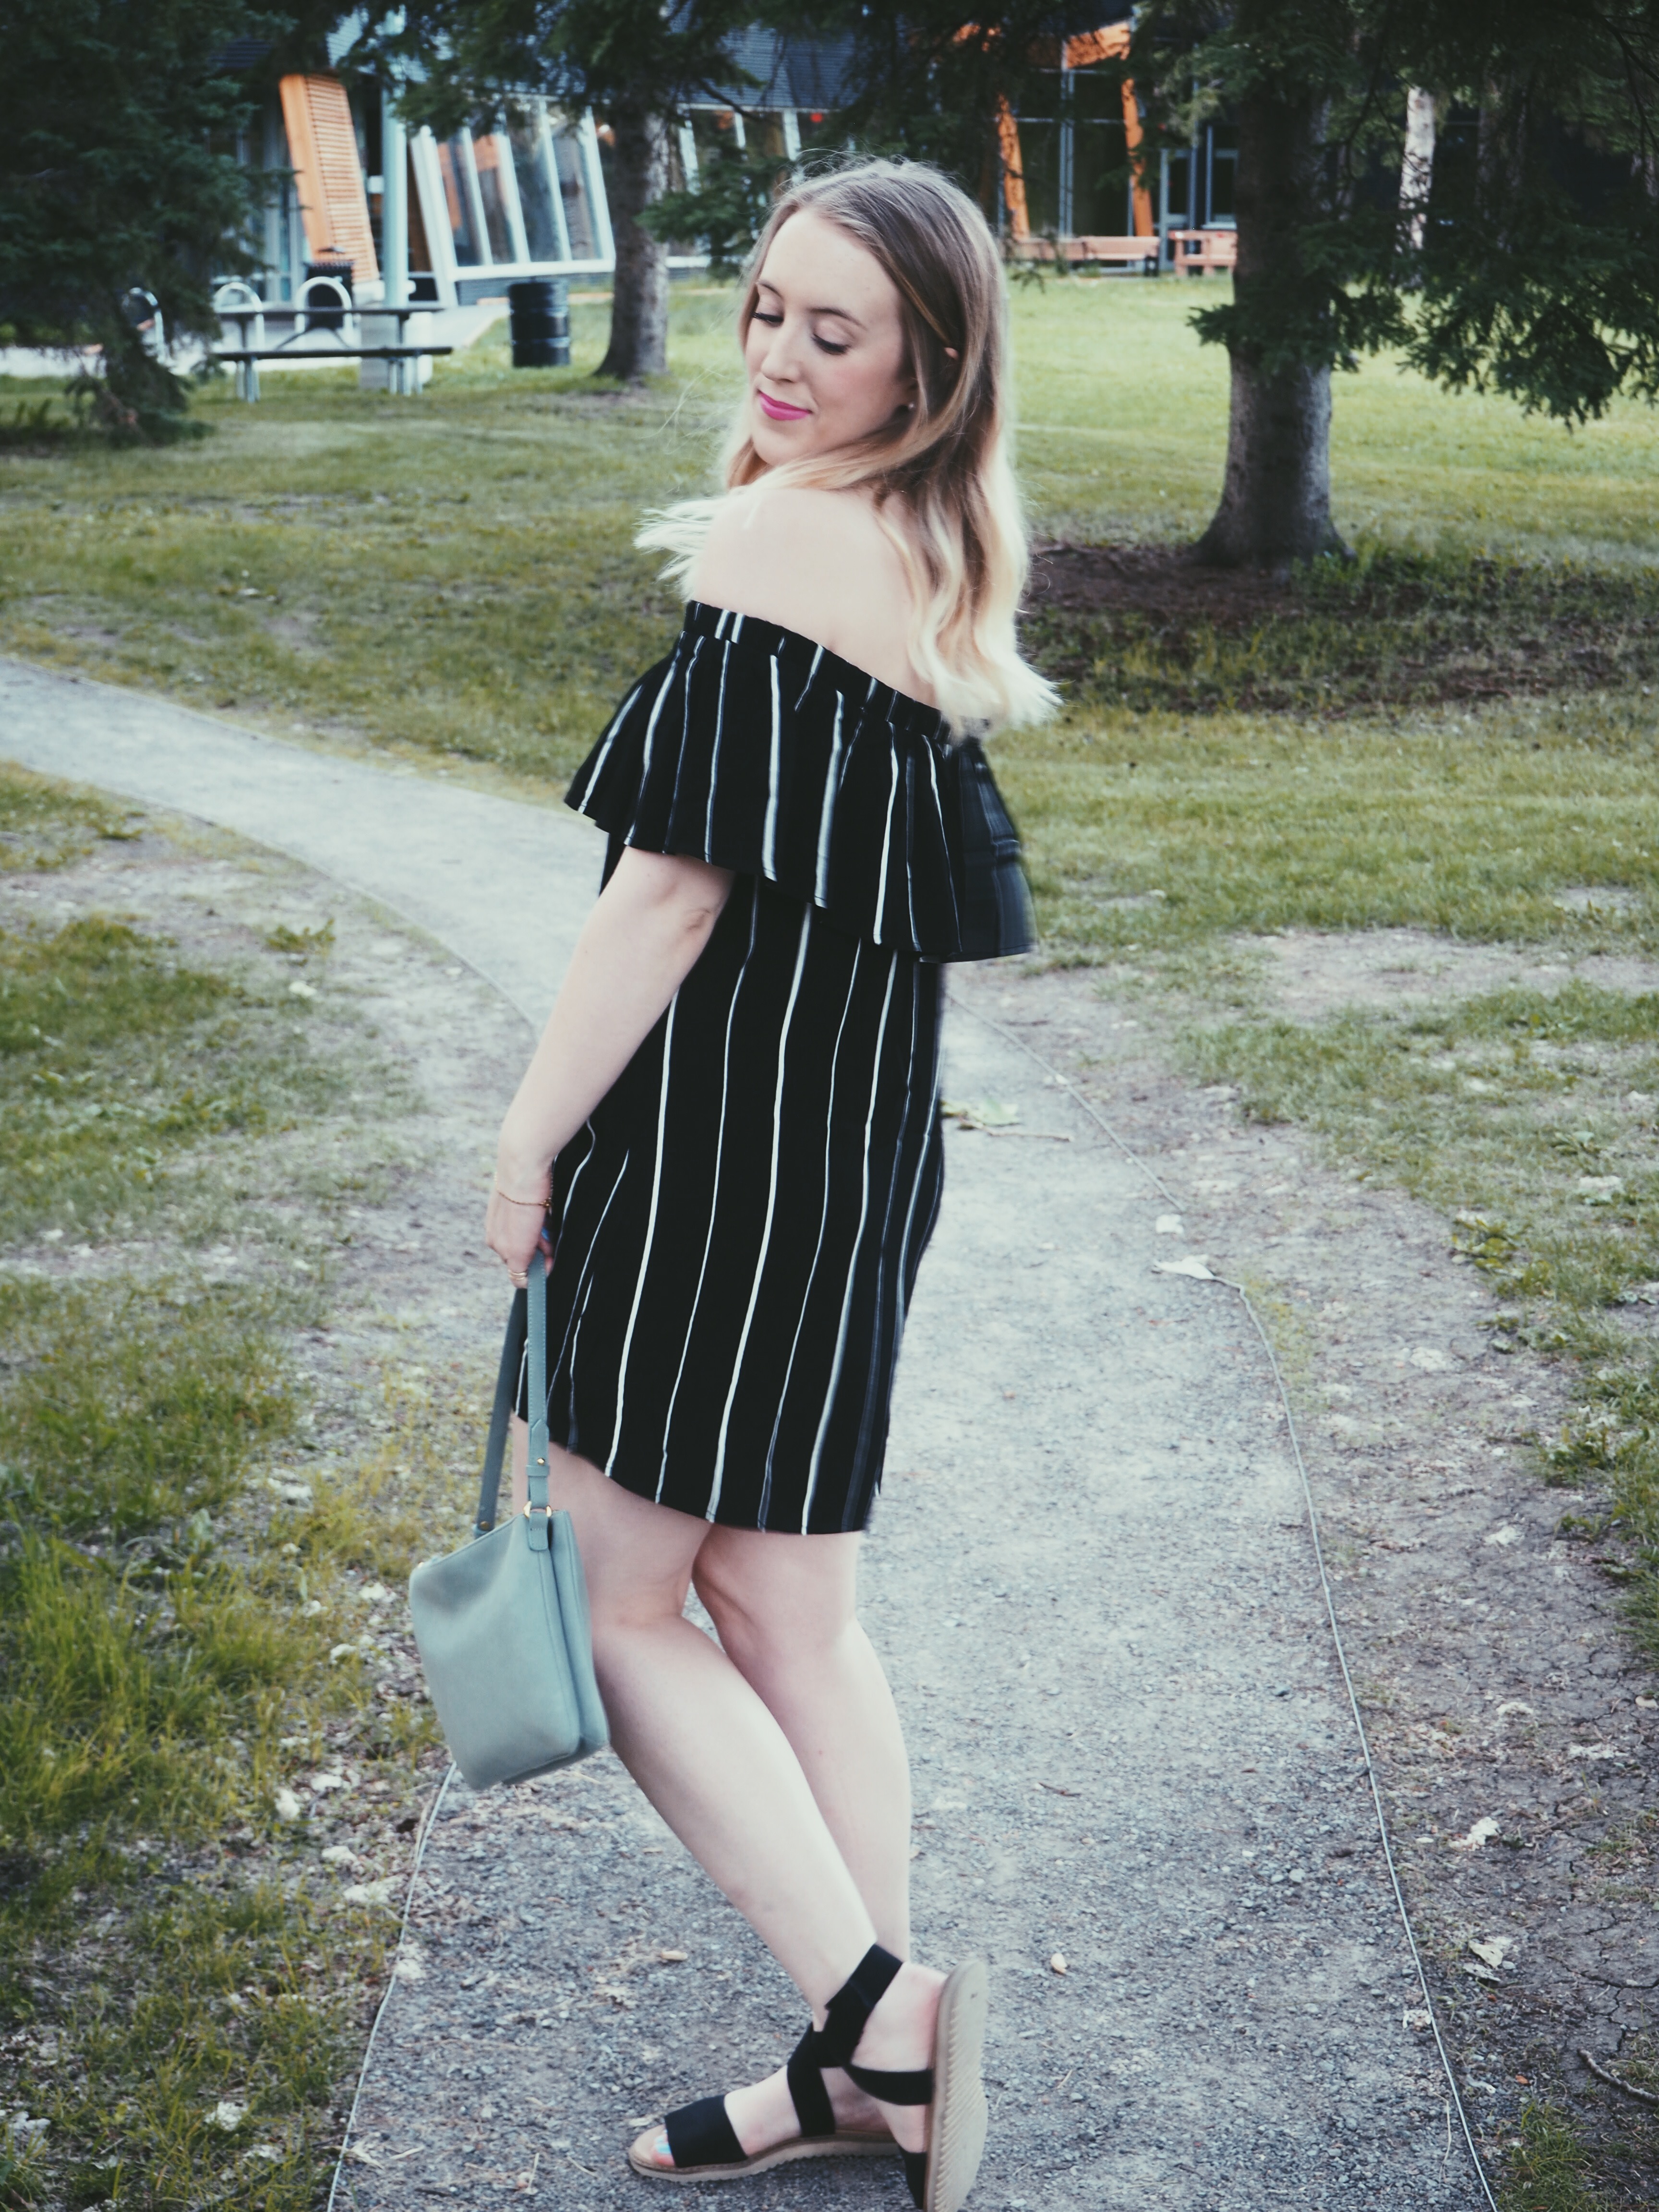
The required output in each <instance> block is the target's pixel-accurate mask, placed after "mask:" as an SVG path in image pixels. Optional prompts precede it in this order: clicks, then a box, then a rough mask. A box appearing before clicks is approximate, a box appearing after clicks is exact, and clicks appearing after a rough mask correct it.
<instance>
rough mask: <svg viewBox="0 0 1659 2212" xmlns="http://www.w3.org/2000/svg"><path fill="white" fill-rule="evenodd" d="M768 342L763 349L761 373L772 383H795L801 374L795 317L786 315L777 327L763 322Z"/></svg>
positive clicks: (762, 327)
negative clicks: (794, 324) (794, 323)
mask: <svg viewBox="0 0 1659 2212" xmlns="http://www.w3.org/2000/svg"><path fill="white" fill-rule="evenodd" d="M759 327H760V328H761V329H762V330H763V331H765V332H766V343H765V345H764V346H763V347H762V349H761V356H760V373H761V374H762V375H763V377H765V378H766V380H768V382H769V383H771V384H788V383H793V380H795V378H796V377H798V376H799V374H800V370H799V362H798V344H799V334H798V333H797V331H795V329H794V326H793V317H791V316H788V315H786V316H785V317H784V319H783V320H782V322H781V323H780V324H779V325H777V327H776V329H773V328H772V327H771V325H769V324H766V323H763V324H761V325H759Z"/></svg>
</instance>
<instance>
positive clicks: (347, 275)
mask: <svg viewBox="0 0 1659 2212" xmlns="http://www.w3.org/2000/svg"><path fill="white" fill-rule="evenodd" d="M313 276H331V277H332V278H333V280H334V282H335V283H337V285H338V286H339V288H340V289H341V290H342V291H343V293H344V294H345V295H346V298H347V299H348V300H349V299H350V298H351V297H352V290H351V264H350V262H349V261H307V264H306V279H307V283H309V281H310V280H311V278H312V277H313ZM345 318H346V311H345V309H344V307H343V306H342V305H341V304H340V302H339V301H337V299H336V298H335V297H334V295H333V294H332V293H331V292H319V293H316V294H314V295H313V294H308V295H307V299H306V324H307V328H308V329H310V330H313V331H343V330H344V328H345Z"/></svg>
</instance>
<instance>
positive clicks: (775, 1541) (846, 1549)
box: [692, 1528, 910, 2143]
mask: <svg viewBox="0 0 1659 2212" xmlns="http://www.w3.org/2000/svg"><path fill="white" fill-rule="evenodd" d="M861 1541H862V1539H861V1538H860V1537H859V1536H856V1535H845V1536H833V1535H828V1536H792V1535H786V1534H782V1533H781V1532H771V1531H763V1530H759V1529H747V1528H714V1529H711V1530H710V1532H709V1534H708V1540H707V1541H706V1542H705V1543H704V1544H703V1546H702V1549H701V1551H699V1553H697V1561H696V1567H695V1569H694V1570H693V1577H692V1579H693V1582H694V1583H695V1585H696V1592H697V1595H698V1596H699V1597H700V1598H701V1599H702V1602H703V1604H704V1605H705V1606H706V1607H707V1608H708V1613H709V1617H710V1618H711V1620H713V1621H714V1626H715V1627H716V1628H717V1629H718V1630H719V1631H720V1643H721V1645H722V1646H723V1648H724V1649H725V1650H726V1656H728V1657H729V1658H730V1659H731V1661H732V1664H733V1665H734V1666H735V1667H736V1668H737V1669H738V1673H739V1674H742V1676H743V1677H744V1680H745V1681H746V1682H748V1683H749V1685H750V1687H751V1688H752V1689H753V1690H754V1691H755V1692H756V1694H757V1696H758V1697H759V1698H760V1699H761V1700H762V1701H763V1704H764V1705H765V1706H766V1707H767V1710H768V1711H769V1712H770V1713H771V1715H772V1717H773V1718H774V1719H775V1721H776V1722H777V1723H778V1725H779V1727H780V1728H781V1729H782V1730H783V1732H784V1734H785V1735H786V1736H787V1738H788V1739H789V1743H790V1746H791V1748H792V1749H793V1752H794V1753H795V1756H796V1758H797V1759H799V1762H800V1766H801V1771H802V1772H803V1773H804V1774H805V1777H806V1780H807V1784H808V1786H809V1787H810V1788H811V1792H812V1795H813V1796H814V1798H815V1799H816V1800H817V1806H818V1810H819V1811H820V1812H821V1813H822V1814H823V1819H824V1824H825V1826H827V1827H828V1828H829V1832H830V1834H831V1836H832V1837H833V1838H835V1841H836V1847H837V1849H838V1850H840V1852H841V1856H842V1860H843V1861H844V1862H845V1863H846V1865H847V1868H848V1872H849V1873H850V1874H851V1875H852V1876H853V1879H854V1881H855V1882H856V1883H857V1884H858V1887H859V1893H860V1895H861V1896H862V1898H863V1899H864V1902H865V1904H866V1906H867V1908H868V1910H869V1913H870V1917H871V1918H872V1921H873V1922H874V1923H875V1928H876V1941H877V1942H878V1943H880V1944H882V1945H883V1946H884V1948H886V1949H887V1950H889V1951H891V1952H892V1953H893V1954H895V1956H896V1957H898V1958H901V1959H902V1958H904V1957H906V1956H907V1955H908V1952H909V1948H910V1770H909V1764H908V1759H906V1756H905V1751H904V1738H903V1735H902V1733H901V1730H900V1728H899V1719H898V1713H897V1711H896V1708H895V1706H894V1704H893V1693H892V1692H891V1691H890V1689H889V1688H888V1686H887V1677H886V1675H885V1674H884V1673H883V1672H882V1666H881V1662H880V1660H879V1659H878V1657H877V1656H876V1654H875V1650H874V1648H873V1646H872V1644H871V1642H870V1639H869V1638H868V1637H867V1636H866V1634H865V1632H864V1630H863V1628H862V1626H860V1623H859V1620H858V1618H857V1615H856V1613H855V1612H854V1606H855V1603H856V1598H857V1572H858V1555H859V1549H860V1543H861ZM870 2063H874V2062H873V2061H872V2062H870ZM824 2084H825V2087H827V2088H828V2090H829V2100H830V2103H831V2105H832V2106H834V2108H835V2112H836V2121H837V2123H838V2124H840V2125H841V2126H842V2127H843V2128H860V2129H865V2128H867V2129H878V2128H879V2127H880V2126H881V2124H882V2112H881V2108H880V2107H879V2106H878V2105H877V2104H876V2102H875V2100H873V2099H872V2098H870V2097H867V2096H866V2095H865V2093H864V2092H863V2091H862V2090H861V2089H860V2088H858V2087H856V2086H855V2085H854V2082H852V2081H850V2080H849V2079H848V2076H847V2075H846V2074H845V2073H843V2072H842V2070H841V2069H840V2068H838V2067H836V2068H830V2069H826V2072H825V2075H824ZM726 2110H727V2112H728V2113H729V2114H730V2116H731V2118H732V2125H733V2126H734V2127H735V2128H736V2129H737V2131H738V2136H739V2139H740V2140H742V2141H744V2142H745V2143H746V2142H750V2140H751V2139H752V2140H753V2141H754V2142H757V2143H760V2142H767V2143H770V2142H781V2141H782V2140H783V2139H784V2138H785V2137H786V2136H792V2135H793V2134H794V2133H795V2132H796V2130H797V2127H798V2121H797V2119H796V2116H795V2110H794V2104H793V2100H792V2098H791V2097H790V2094H789V2087H788V2083H787V2080H786V2078H785V2075H784V2073H783V2071H782V2069H779V2071H778V2072H777V2073H775V2074H773V2075H769V2076H768V2077H767V2079H766V2080H765V2081H757V2082H755V2083H753V2084H751V2085H750V2086H749V2087H745V2088H743V2089H738V2090H733V2091H732V2092H731V2093H729V2094H728V2096H727V2098H726Z"/></svg>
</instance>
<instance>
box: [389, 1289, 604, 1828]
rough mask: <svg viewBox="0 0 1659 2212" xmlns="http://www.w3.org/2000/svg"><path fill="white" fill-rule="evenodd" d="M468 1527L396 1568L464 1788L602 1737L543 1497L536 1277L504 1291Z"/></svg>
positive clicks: (575, 1598) (564, 1552) (542, 1317)
mask: <svg viewBox="0 0 1659 2212" xmlns="http://www.w3.org/2000/svg"><path fill="white" fill-rule="evenodd" d="M526 1332H527V1334H528V1337H529V1346H530V1498H529V1502H528V1504H526V1507H525V1509H524V1511H523V1512H522V1513H515V1514H514V1515H513V1517H512V1519H511V1520H509V1521H506V1522H502V1524H501V1527H500V1528H497V1527H496V1526H495V1508H496V1501H497V1498H498V1496H499V1494H500V1490H501V1462H502V1458H503V1455H504V1453H505V1450H506V1445H507V1417H508V1415H509V1413H511V1411H512V1407H513V1399H514V1397H515V1396H516V1395H517V1389H518V1379H519V1361H520V1352H522V1350H523V1347H524V1344H525V1339H526ZM475 1527H476V1529H477V1534H476V1535H475V1536H474V1538H473V1540H472V1541H471V1543H470V1544H467V1545H465V1546H464V1547H463V1548H462V1549H461V1550H460V1551H459V1552H452V1553H450V1554H449V1555H448V1557H447V1559H428V1560H427V1561H426V1562H425V1564H424V1565H421V1566H418V1567H416V1570H415V1571H414V1573H413V1574H412V1575H411V1576H410V1578H409V1609H410V1613H411V1614H412V1615H413V1617H414V1623H415V1641H416V1644H418V1645H419V1647H420V1653H421V1663H422V1666H423V1667H424V1668H425V1669H426V1680H427V1687H428V1690H429V1691H430V1692H431V1694H432V1702H433V1704H434V1705H435V1707H436V1708H437V1713H438V1718H439V1720H440V1722H441V1723H442V1725H443V1732H444V1735H445V1737H446V1739H447V1741H448V1744H449V1755H450V1757H451V1758H452V1759H453V1760H454V1762H455V1764H456V1765H457V1766H459V1769H460V1770H461V1772H462V1773H463V1774H464V1775H465V1778H466V1779H467V1780H468V1781H469V1782H470V1783H471V1785H472V1787H473V1788H474V1789H475V1790H487V1789H489V1787H490V1785H491V1784H494V1783H497V1782H527V1781H528V1780H529V1779H530V1778H531V1776H532V1775H534V1774H546V1773H547V1772H549V1771H550V1770H551V1769H552V1768H554V1767H556V1766H568V1765H571V1764H572V1763H573V1761H574V1760H576V1759H586V1756H587V1754H588V1753H589V1752H592V1751H602V1750H603V1749H604V1748H605V1745H606V1744H607V1743H609V1741H611V1736H610V1731H609V1729H607V1727H606V1725H605V1707H604V1705H602V1704H601V1703H600V1702H599V1684H598V1682H597V1681H596V1680H594V1676H593V1638H592V1631H591V1630H590V1628H589V1626H588V1617H587V1584H586V1580H585V1579H584V1577H583V1575H582V1561H581V1553H580V1552H579V1551H578V1550H577V1548H576V1532H575V1530H574V1528H572V1526H571V1523H570V1516H569V1515H568V1513H556V1512H554V1511H552V1510H550V1508H549V1505H548V1502H547V1278H546V1276H545V1274H544V1272H543V1268H542V1266H541V1255H540V1254H539V1253H538V1254H537V1255H536V1256H535V1257H534V1258H533V1259H532V1261H531V1264H530V1282H529V1287H528V1290H527V1291H526V1296H525V1297H524V1298H523V1299H518V1298H515V1299H514V1300H513V1314H512V1318H511V1319H510V1320H509V1321H508V1322H507V1341H506V1343H505V1344H504V1345H503V1346H502V1347H501V1373H500V1375H499V1376H497V1378H496V1383H495V1409H494V1411H493V1412H492V1413H491V1415H490V1420H489V1443H487V1444H486V1446H485V1448H484V1464H483V1486H482V1488H481V1490H480V1492H479V1497H478V1514H477V1522H476V1523H475Z"/></svg>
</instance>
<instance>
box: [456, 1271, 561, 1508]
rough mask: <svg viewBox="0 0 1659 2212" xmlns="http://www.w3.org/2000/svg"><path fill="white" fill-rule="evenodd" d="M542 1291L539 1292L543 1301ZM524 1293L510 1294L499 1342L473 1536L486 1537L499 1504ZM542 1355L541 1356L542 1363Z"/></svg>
mask: <svg viewBox="0 0 1659 2212" xmlns="http://www.w3.org/2000/svg"><path fill="white" fill-rule="evenodd" d="M543 1297H544V1302H545V1297H546V1293H545V1291H544V1292H543ZM527 1304H528V1299H527V1294H526V1291H515V1292H514V1293H513V1303H512V1304H511V1305H510V1306H509V1307H508V1308H507V1335H506V1337H505V1338H504V1339H503V1340H502V1344H501V1366H500V1367H499V1369H498V1370H496V1375H495V1404H494V1405H493V1406H492V1407H490V1411H489V1440H488V1442H487V1443H485V1445H484V1457H483V1476H482V1477H481V1479H480V1480H479V1484H478V1510H477V1516H476V1518H475V1519H474V1521H473V1523H472V1533H473V1534H474V1535H475V1536H487V1535H488V1534H489V1532H490V1530H491V1529H492V1528H494V1527H495V1514H496V1509H497V1508H498V1506H499V1505H500V1503H501V1463H502V1462H503V1461H504V1460H505V1458H506V1456H507V1422H508V1419H510V1417H511V1415H512V1412H513V1401H514V1400H515V1399H516V1398H517V1397H518V1395H519V1370H520V1367H521V1366H522V1365H523V1364H524V1349H525V1336H526V1327H527V1313H526V1307H527ZM543 1358H544V1363H545V1358H546V1355H545V1354H544V1355H543Z"/></svg>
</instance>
